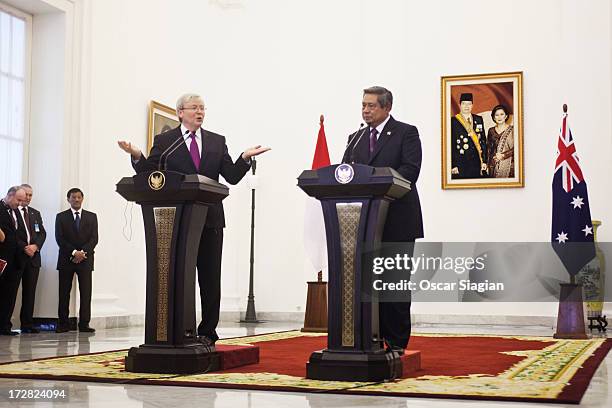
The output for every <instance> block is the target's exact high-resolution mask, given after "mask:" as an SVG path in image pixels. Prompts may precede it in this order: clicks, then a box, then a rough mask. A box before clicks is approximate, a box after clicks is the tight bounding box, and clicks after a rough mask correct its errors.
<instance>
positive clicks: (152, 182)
mask: <svg viewBox="0 0 612 408" xmlns="http://www.w3.org/2000/svg"><path fill="white" fill-rule="evenodd" d="M164 184H166V176H164V173H162V172H161V171H154V172H153V173H151V175H150V176H149V187H151V190H161V189H162V188H163V187H164Z"/></svg>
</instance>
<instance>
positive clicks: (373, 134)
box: [370, 128, 378, 154]
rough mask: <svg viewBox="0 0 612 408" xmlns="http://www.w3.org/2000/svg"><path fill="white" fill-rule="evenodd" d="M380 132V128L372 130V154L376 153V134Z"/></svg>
mask: <svg viewBox="0 0 612 408" xmlns="http://www.w3.org/2000/svg"><path fill="white" fill-rule="evenodd" d="M377 134H378V130H376V128H373V129H372V130H371V131H370V154H372V153H374V148H375V147H376V135H377Z"/></svg>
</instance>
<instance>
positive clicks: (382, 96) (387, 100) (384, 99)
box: [363, 86, 393, 109]
mask: <svg viewBox="0 0 612 408" xmlns="http://www.w3.org/2000/svg"><path fill="white" fill-rule="evenodd" d="M363 93H364V94H374V95H376V96H377V100H378V104H379V105H380V107H381V108H389V109H391V107H392V106H393V94H392V93H391V91H390V90H388V89H387V88H383V87H382V86H371V87H369V88H366V89H364V90H363Z"/></svg>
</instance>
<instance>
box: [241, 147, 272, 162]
mask: <svg viewBox="0 0 612 408" xmlns="http://www.w3.org/2000/svg"><path fill="white" fill-rule="evenodd" d="M270 149H271V148H270V147H261V145H257V146H253V147H251V148H249V149H246V150H245V151H244V153H242V158H243V159H244V160H249V159H250V158H251V157H253V156H258V155H260V154H262V153H265V152H267V151H268V150H270Z"/></svg>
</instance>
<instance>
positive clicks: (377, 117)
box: [342, 86, 423, 354]
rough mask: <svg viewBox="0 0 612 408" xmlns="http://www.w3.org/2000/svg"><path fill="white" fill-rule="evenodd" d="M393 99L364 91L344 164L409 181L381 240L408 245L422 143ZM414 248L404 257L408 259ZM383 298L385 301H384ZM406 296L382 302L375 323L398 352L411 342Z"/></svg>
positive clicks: (415, 230) (416, 226)
mask: <svg viewBox="0 0 612 408" xmlns="http://www.w3.org/2000/svg"><path fill="white" fill-rule="evenodd" d="M392 106H393V95H392V94H391V92H390V91H389V90H387V89H385V88H383V87H380V86H373V87H371V88H367V89H364V90H363V100H362V103H361V115H362V117H363V120H364V121H365V123H366V124H367V125H368V126H367V127H365V128H363V129H360V130H359V131H358V132H357V133H354V134H352V135H350V136H349V144H348V145H347V147H346V150H345V152H344V157H343V159H342V162H343V163H360V164H367V165H369V166H373V167H391V168H392V169H394V170H396V171H397V172H398V173H400V175H401V176H402V177H404V178H405V179H406V180H408V181H410V183H411V190H410V192H409V193H408V194H406V195H405V196H403V197H402V198H400V199H399V200H396V201H394V202H392V203H391V204H390V205H389V210H388V213H387V221H386V223H385V227H384V232H383V236H382V241H383V242H411V243H414V240H415V239H416V238H423V217H422V215H421V203H420V201H419V193H418V191H417V186H416V182H417V180H418V178H419V172H420V171H421V140H420V139H419V131H418V130H417V128H416V127H414V126H412V125H409V124H407V123H403V122H399V121H397V120H395V119H394V118H393V116H391V115H390V112H391V107H392ZM413 250H414V246H412V247H411V249H410V253H409V254H408V256H412V251H413ZM383 300H384V299H383ZM410 305H411V302H410V298H407V299H405V301H401V302H390V301H387V302H384V301H383V302H381V303H380V304H379V322H380V331H381V335H382V336H383V338H384V339H385V341H386V343H387V345H388V346H389V347H390V348H392V349H393V350H395V351H397V352H398V353H400V354H403V353H404V349H405V348H406V346H407V345H408V340H409V339H410V330H411V325H410Z"/></svg>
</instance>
